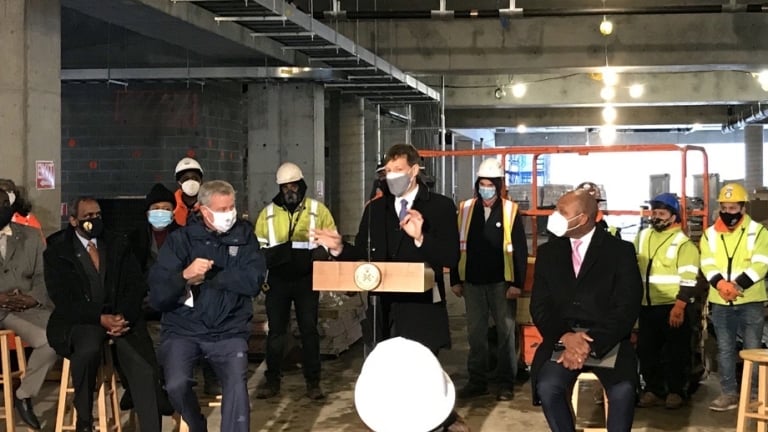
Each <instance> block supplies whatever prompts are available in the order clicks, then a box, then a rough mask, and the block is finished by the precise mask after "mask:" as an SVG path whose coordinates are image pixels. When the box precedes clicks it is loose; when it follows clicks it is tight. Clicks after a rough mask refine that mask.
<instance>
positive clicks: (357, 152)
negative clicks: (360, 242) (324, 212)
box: [335, 97, 375, 236]
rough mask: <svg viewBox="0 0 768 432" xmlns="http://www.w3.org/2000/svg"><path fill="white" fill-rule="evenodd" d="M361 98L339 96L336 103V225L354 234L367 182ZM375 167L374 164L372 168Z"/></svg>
mask: <svg viewBox="0 0 768 432" xmlns="http://www.w3.org/2000/svg"><path fill="white" fill-rule="evenodd" d="M363 109H364V107H363V100H362V99H360V98H357V97H342V99H341V104H340V106H339V145H338V152H339V167H338V168H339V169H338V172H339V173H340V175H341V179H340V181H339V212H338V214H337V215H335V216H336V226H337V227H338V229H339V232H340V233H342V234H343V235H345V236H347V235H355V234H357V229H358V226H359V223H360V215H361V214H362V211H363V204H364V203H365V201H367V200H368V196H367V194H368V192H369V186H370V183H366V181H365V178H366V176H365V173H366V168H368V170H367V171H371V168H370V167H367V166H366V152H365V114H364V111H363ZM372 168H373V169H375V165H374V166H373V167H372Z"/></svg>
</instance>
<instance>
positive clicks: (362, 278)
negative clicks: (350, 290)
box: [354, 263, 381, 291]
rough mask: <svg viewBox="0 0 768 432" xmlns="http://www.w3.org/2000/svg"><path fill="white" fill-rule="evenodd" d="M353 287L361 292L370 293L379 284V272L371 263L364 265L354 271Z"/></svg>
mask: <svg viewBox="0 0 768 432" xmlns="http://www.w3.org/2000/svg"><path fill="white" fill-rule="evenodd" d="M354 277H355V285H356V286H357V287H358V288H360V289H361V290H363V291H372V290H375V289H376V288H378V286H379V285H380V284H381V270H380V269H379V268H378V267H376V264H373V263H364V264H360V265H359V266H357V268H356V269H355V275H354Z"/></svg>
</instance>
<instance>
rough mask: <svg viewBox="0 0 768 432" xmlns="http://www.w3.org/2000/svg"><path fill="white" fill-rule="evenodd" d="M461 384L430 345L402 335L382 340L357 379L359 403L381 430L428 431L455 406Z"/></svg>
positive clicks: (360, 410)
mask: <svg viewBox="0 0 768 432" xmlns="http://www.w3.org/2000/svg"><path fill="white" fill-rule="evenodd" d="M455 402H456V389H455V388H454V386H453V382H452V381H451V378H450V377H449V376H448V374H446V373H445V372H444V371H443V368H442V366H440V362H439V361H438V360H437V357H435V355H434V354H432V352H431V351H430V350H429V349H428V348H427V347H425V346H424V345H422V344H420V343H418V342H414V341H412V340H409V339H405V338H402V337H396V338H392V339H388V340H385V341H383V342H379V343H378V344H377V345H376V348H375V349H374V350H373V351H372V352H371V353H370V354H369V355H368V358H366V359H365V363H363V369H362V371H360V376H359V377H358V378H357V383H355V408H357V414H358V415H359V416H360V419H362V420H363V422H364V423H365V424H366V425H367V426H368V427H369V428H371V429H373V430H374V431H375V432H424V431H429V430H432V429H435V428H436V427H438V426H439V425H440V424H442V423H443V422H444V421H445V420H446V419H447V418H448V416H449V415H450V413H451V411H452V410H453V405H454V403H455Z"/></svg>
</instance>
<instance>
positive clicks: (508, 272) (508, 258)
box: [459, 198, 517, 282]
mask: <svg viewBox="0 0 768 432" xmlns="http://www.w3.org/2000/svg"><path fill="white" fill-rule="evenodd" d="M475 201H477V199H476V198H472V199H468V200H466V201H462V202H461V203H460V204H459V249H460V250H461V256H460V258H459V279H461V280H462V281H464V280H465V276H466V270H467V236H468V235H469V225H470V221H471V220H472V211H473V209H474V208H475ZM501 204H502V217H501V220H502V225H503V230H502V231H503V235H504V243H503V244H504V249H503V251H502V253H503V254H504V280H506V281H507V282H515V272H514V270H515V268H514V267H515V264H514V260H513V259H512V252H514V246H513V245H512V223H513V222H514V220H515V216H517V203H515V202H513V201H510V200H507V199H504V198H501Z"/></svg>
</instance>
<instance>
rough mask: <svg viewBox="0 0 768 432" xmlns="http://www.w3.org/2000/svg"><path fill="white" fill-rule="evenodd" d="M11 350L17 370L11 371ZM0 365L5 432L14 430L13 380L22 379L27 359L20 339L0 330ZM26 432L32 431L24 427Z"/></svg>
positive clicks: (12, 333)
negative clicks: (1, 370) (0, 368)
mask: <svg viewBox="0 0 768 432" xmlns="http://www.w3.org/2000/svg"><path fill="white" fill-rule="evenodd" d="M11 350H14V351H16V361H17V363H18V365H19V366H18V369H16V370H11ZM0 364H1V365H2V367H3V372H2V374H0V385H2V386H3V407H2V410H0V419H5V430H7V431H13V430H16V416H15V414H16V410H15V409H14V406H13V380H14V378H15V379H21V378H24V373H26V371H27V358H26V356H25V355H24V344H22V342H21V338H20V337H18V336H17V335H16V333H14V332H13V331H11V330H0ZM26 429H27V431H33V430H34V429H32V428H30V427H26Z"/></svg>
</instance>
